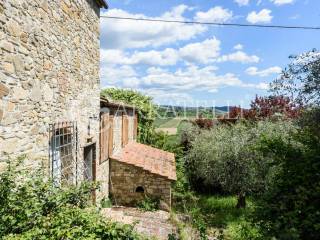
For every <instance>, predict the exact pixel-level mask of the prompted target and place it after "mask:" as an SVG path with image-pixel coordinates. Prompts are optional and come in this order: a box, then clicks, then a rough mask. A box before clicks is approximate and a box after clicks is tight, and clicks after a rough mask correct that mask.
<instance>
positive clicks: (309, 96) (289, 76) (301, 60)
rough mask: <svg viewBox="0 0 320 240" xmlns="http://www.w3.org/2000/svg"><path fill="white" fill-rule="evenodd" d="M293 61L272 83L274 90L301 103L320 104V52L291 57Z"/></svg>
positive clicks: (315, 51) (314, 51)
mask: <svg viewBox="0 0 320 240" xmlns="http://www.w3.org/2000/svg"><path fill="white" fill-rule="evenodd" d="M289 58H290V60H292V62H291V63H290V64H289V66H288V67H287V68H286V69H285V70H284V71H283V72H282V74H281V76H280V77H279V78H278V79H276V80H275V81H273V83H272V84H271V87H272V91H273V92H275V93H276V94H278V95H279V94H281V95H285V96H287V97H289V98H290V99H291V100H293V101H294V102H297V103H299V104H320V94H319V93H320V52H319V51H317V50H315V49H314V50H312V51H309V52H306V53H303V54H300V55H295V56H294V55H293V56H290V57H289Z"/></svg>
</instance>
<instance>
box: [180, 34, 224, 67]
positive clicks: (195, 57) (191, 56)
mask: <svg viewBox="0 0 320 240" xmlns="http://www.w3.org/2000/svg"><path fill="white" fill-rule="evenodd" d="M179 54H180V57H181V58H182V59H184V60H185V61H188V62H199V63H208V62H210V61H212V60H213V59H214V58H216V57H218V56H219V54H220V41H219V40H217V39H216V38H212V39H207V40H205V41H203V42H198V43H191V44H188V45H186V46H184V47H182V48H180V49H179Z"/></svg>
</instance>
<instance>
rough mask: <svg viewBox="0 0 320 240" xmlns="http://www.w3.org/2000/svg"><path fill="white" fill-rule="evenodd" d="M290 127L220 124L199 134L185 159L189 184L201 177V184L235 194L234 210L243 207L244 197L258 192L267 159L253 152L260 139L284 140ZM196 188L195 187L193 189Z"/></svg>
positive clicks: (280, 124) (266, 123)
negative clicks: (236, 197)
mask: <svg viewBox="0 0 320 240" xmlns="http://www.w3.org/2000/svg"><path fill="white" fill-rule="evenodd" d="M293 130H294V127H293V125H292V124H291V123H290V122H286V123H283V122H277V123H272V122H269V121H263V122H258V123H257V124H250V123H237V124H235V125H220V126H215V127H213V128H212V129H211V130H210V131H202V132H201V133H200V134H199V135H198V136H196V138H195V140H194V141H193V144H192V148H191V149H190V151H189V153H188V155H187V160H186V169H187V170H186V171H187V175H188V177H189V179H190V182H191V183H192V182H197V181H198V178H202V179H203V180H204V183H205V184H208V185H212V186H217V185H218V186H219V185H220V186H221V187H222V189H223V190H224V192H227V193H231V194H237V195H238V207H244V206H245V195H246V194H249V193H255V192H259V191H262V190H263V189H264V187H265V185H264V184H265V176H266V173H267V171H268V169H267V167H268V161H269V160H270V159H269V158H265V157H264V156H263V155H262V154H260V153H259V152H258V151H256V150H255V147H256V144H257V142H258V141H259V139H260V138H262V137H264V136H277V137H279V138H281V139H284V141H285V139H286V137H287V136H288V133H289V132H290V131H293ZM193 187H194V188H197V186H193Z"/></svg>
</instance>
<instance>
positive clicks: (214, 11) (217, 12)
mask: <svg viewBox="0 0 320 240" xmlns="http://www.w3.org/2000/svg"><path fill="white" fill-rule="evenodd" d="M232 16H233V14H232V11H230V10H229V9H226V8H222V7H220V6H217V7H214V8H211V9H209V10H208V11H207V12H197V13H196V15H195V17H194V20H196V21H199V22H219V23H224V22H227V21H229V20H230V19H231V18H232Z"/></svg>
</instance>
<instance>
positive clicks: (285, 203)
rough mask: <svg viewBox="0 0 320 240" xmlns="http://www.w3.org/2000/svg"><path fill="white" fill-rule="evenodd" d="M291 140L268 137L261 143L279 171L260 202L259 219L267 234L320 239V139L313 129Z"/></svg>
mask: <svg viewBox="0 0 320 240" xmlns="http://www.w3.org/2000/svg"><path fill="white" fill-rule="evenodd" d="M291 139H292V140H291V141H284V140H283V139H280V138H276V139H264V141H263V142H262V144H261V151H262V152H263V153H264V154H265V155H270V156H271V157H272V158H273V159H274V161H273V162H272V166H273V167H275V169H276V171H273V172H272V173H271V174H270V177H269V178H270V180H269V181H268V187H267V191H266V192H265V193H264V194H263V195H262V197H261V199H260V201H259V202H258V206H259V207H258V208H257V211H256V221H258V222H259V223H260V225H261V228H262V229H263V230H264V233H265V236H274V237H276V238H277V239H288V240H289V239H290V240H291V239H320V222H319V219H320V210H319V209H320V175H319V172H320V139H319V137H318V136H316V135H314V134H313V132H310V131H309V130H302V131H300V132H299V134H294V135H293V136H292V137H291Z"/></svg>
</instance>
